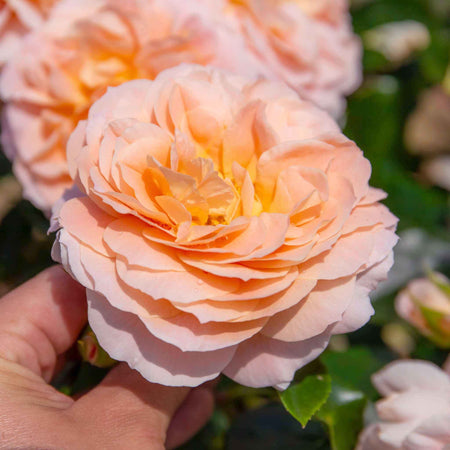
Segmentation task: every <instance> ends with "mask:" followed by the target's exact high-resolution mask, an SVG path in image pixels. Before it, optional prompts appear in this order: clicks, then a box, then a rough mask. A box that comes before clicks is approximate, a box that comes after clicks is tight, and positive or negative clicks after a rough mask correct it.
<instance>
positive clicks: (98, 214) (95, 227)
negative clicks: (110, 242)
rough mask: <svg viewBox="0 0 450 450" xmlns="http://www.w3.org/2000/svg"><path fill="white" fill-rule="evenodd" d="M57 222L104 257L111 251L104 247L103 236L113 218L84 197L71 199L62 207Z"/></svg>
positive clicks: (109, 254)
mask: <svg viewBox="0 0 450 450" xmlns="http://www.w3.org/2000/svg"><path fill="white" fill-rule="evenodd" d="M58 221H59V223H60V225H61V226H62V227H64V228H65V229H66V230H67V231H68V232H69V233H70V234H71V235H73V236H74V237H75V238H77V239H78V240H79V241H81V242H82V243H83V244H84V245H88V246H89V247H91V248H92V249H93V250H95V251H96V252H98V253H101V254H103V255H105V256H111V251H110V250H109V249H108V247H106V246H105V243H104V241H103V234H104V232H105V229H106V227H107V226H108V225H109V224H110V223H111V222H113V221H114V217H111V216H110V215H109V214H106V213H105V212H104V211H102V210H101V209H100V208H97V207H96V206H95V204H93V203H92V202H90V201H89V200H88V199H87V198H86V197H82V198H73V199H71V200H69V201H67V202H66V203H64V205H63V206H62V208H61V210H60V211H59V214H58Z"/></svg>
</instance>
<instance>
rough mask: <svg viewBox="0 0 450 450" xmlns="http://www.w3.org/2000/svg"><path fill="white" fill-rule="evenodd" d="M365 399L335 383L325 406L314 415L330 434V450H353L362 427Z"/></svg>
mask: <svg viewBox="0 0 450 450" xmlns="http://www.w3.org/2000/svg"><path fill="white" fill-rule="evenodd" d="M366 403H367V398H366V397H365V395H364V394H363V393H362V392H360V391H356V390H352V389H348V388H346V387H343V386H342V385H340V384H337V383H335V382H333V383H332V390H331V394H330V396H329V398H328V400H327V402H326V403H325V405H324V406H323V407H322V408H321V409H320V410H319V412H318V413H317V414H316V416H317V418H318V419H320V420H321V421H323V422H324V423H325V424H326V425H327V426H328V430H329V433H330V442H331V448H332V450H353V449H354V448H355V445H356V441H357V439H358V434H359V433H360V431H361V429H362V427H363V413H364V408H365V407H366Z"/></svg>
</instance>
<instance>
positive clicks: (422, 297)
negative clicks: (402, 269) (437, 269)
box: [395, 273, 450, 348]
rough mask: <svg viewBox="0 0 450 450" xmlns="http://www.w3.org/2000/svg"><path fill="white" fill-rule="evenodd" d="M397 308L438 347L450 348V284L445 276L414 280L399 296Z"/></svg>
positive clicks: (431, 276) (396, 300) (400, 314)
mask: <svg viewBox="0 0 450 450" xmlns="http://www.w3.org/2000/svg"><path fill="white" fill-rule="evenodd" d="M395 309H396V311H397V313H398V315H399V316H401V317H402V318H403V319H405V320H406V321H408V322H409V323H411V324H412V325H413V326H414V327H416V328H417V329H418V330H419V331H420V332H421V333H422V334H423V335H424V336H426V337H427V338H429V339H430V340H432V341H433V342H435V343H436V344H437V345H438V346H440V347H444V348H449V347H450V284H449V280H448V279H447V278H446V277H445V276H444V275H442V274H439V273H432V274H431V275H430V276H429V278H420V279H416V280H413V281H411V282H410V283H409V284H408V286H407V287H406V288H405V289H403V290H402V291H401V292H400V293H399V294H398V296H397V298H396V299H395Z"/></svg>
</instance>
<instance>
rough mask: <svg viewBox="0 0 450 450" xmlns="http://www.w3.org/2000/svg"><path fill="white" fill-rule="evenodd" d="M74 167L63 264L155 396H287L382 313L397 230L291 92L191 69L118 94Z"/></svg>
mask: <svg viewBox="0 0 450 450" xmlns="http://www.w3.org/2000/svg"><path fill="white" fill-rule="evenodd" d="M67 158H68V164H69V169H70V174H71V176H72V177H73V179H74V181H75V184H76V188H74V189H72V191H68V192H66V194H65V196H64V198H63V199H62V200H61V201H60V202H58V205H57V207H56V208H55V212H54V217H53V226H52V229H53V230H56V229H59V231H58V236H57V240H56V242H55V246H54V252H53V253H54V258H55V259H56V260H57V261H60V262H62V264H63V265H64V267H65V268H66V270H67V271H69V273H71V274H72V275H73V276H74V277H75V278H76V279H77V280H78V281H79V282H80V283H82V284H83V285H84V286H86V288H87V298H88V305H89V322H90V325H91V327H92V329H93V330H94V332H95V334H96V335H97V337H98V340H99V342H100V344H101V345H102V347H103V348H104V349H105V350H106V351H107V352H108V353H109V354H110V356H111V357H112V358H114V359H116V360H122V361H127V362H128V364H130V366H131V367H133V368H136V369H137V370H138V371H139V372H140V373H141V374H142V375H143V376H144V377H145V378H147V379H148V380H150V381H153V382H157V383H161V384H166V385H188V386H194V385H198V384H200V383H203V382H204V381H206V380H209V379H212V378H215V377H216V376H217V375H218V374H219V373H220V372H223V373H225V374H226V375H228V376H229V377H230V378H232V379H234V380H235V381H237V382H239V383H242V384H245V385H248V386H252V387H259V386H275V387H276V388H278V389H285V388H286V387H287V386H288V385H289V383H290V382H291V380H292V378H293V376H294V373H295V371H296V370H297V369H298V368H299V367H301V366H303V365H305V364H306V363H308V362H309V361H311V360H312V359H314V358H315V357H317V355H319V354H320V353H321V352H322V351H323V350H324V348H325V347H326V345H327V343H328V340H329V339H330V337H331V336H332V335H333V334H338V333H345V332H348V331H352V330H355V329H357V328H359V327H360V326H362V325H363V324H364V323H365V322H366V321H367V320H368V319H369V317H370V316H371V314H372V313H373V309H372V307H371V304H370V300H369V297H368V294H369V292H370V291H371V290H372V289H373V288H374V287H375V286H376V285H377V283H378V282H379V281H380V280H382V279H384V278H385V277H386V273H387V271H388V269H389V268H390V266H391V265H392V247H393V246H394V244H395V243H396V241H397V237H396V235H395V227H396V223H397V219H396V218H395V217H394V216H393V215H392V214H391V213H390V212H389V211H388V210H387V208H386V207H385V206H383V205H382V204H380V203H379V200H381V199H382V198H384V197H385V194H384V193H383V192H381V191H380V190H377V189H373V188H370V187H369V185H368V179H369V177H370V164H369V162H368V161H367V160H366V159H365V158H364V157H363V155H362V152H361V150H359V149H358V148H357V146H356V145H355V144H354V143H353V142H352V141H350V140H348V139H347V138H346V137H345V136H343V135H342V134H341V133H340V131H339V128H338V126H337V125H336V123H335V122H334V121H333V120H332V119H331V118H330V117H329V116H328V115H327V114H326V113H325V112H323V111H322V110H320V109H318V108H317V107H315V106H313V105H312V104H310V103H308V102H305V101H303V100H301V99H300V98H299V97H298V96H297V94H296V93H295V92H294V91H292V90H290V89H289V88H288V87H287V86H285V85H284V84H280V83H275V82H270V81H266V80H262V79H245V78H240V77H237V76H235V75H232V74H229V73H227V72H223V71H220V70H217V69H214V68H203V67H201V66H196V65H182V66H179V67H176V68H173V69H169V70H167V71H164V72H162V73H161V74H160V75H158V76H157V77H156V79H155V80H154V81H149V80H137V81H132V82H128V83H124V84H123V85H121V86H119V87H115V88H111V89H109V90H108V92H107V93H106V94H105V95H104V96H103V97H102V98H100V99H99V100H98V101H97V102H96V103H95V104H94V105H93V106H92V108H91V109H90V112H89V117H88V119H87V120H86V121H81V122H80V123H79V124H78V126H77V128H76V130H75V131H74V133H73V134H72V135H71V137H70V140H69V142H68V147H67Z"/></svg>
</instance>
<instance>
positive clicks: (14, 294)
mask: <svg viewBox="0 0 450 450" xmlns="http://www.w3.org/2000/svg"><path fill="white" fill-rule="evenodd" d="M86 321H87V308H86V294H85V289H84V288H83V287H82V286H81V285H79V284H78V283H77V282H76V281H74V280H73V279H72V278H71V277H70V276H69V275H67V274H66V273H65V272H64V271H63V269H62V268H61V267H60V266H54V267H51V268H49V269H47V270H44V271H43V272H41V273H40V274H39V275H37V276H36V277H34V278H32V279H31V280H29V281H28V282H26V283H25V284H23V285H22V286H20V287H18V288H17V289H15V290H13V291H11V292H10V293H8V294H7V295H5V296H4V297H3V298H2V299H0V358H4V359H8V360H10V361H14V362H17V363H19V364H21V365H23V366H25V367H27V368H29V369H31V370H32V371H34V372H35V373H37V374H39V375H41V376H42V377H43V378H45V379H46V380H47V381H48V380H49V379H50V378H51V376H52V374H53V371H54V368H55V363H56V358H57V356H58V355H59V354H61V353H63V352H65V351H66V350H67V349H69V348H70V346H71V345H72V344H73V342H74V341H75V340H76V338H77V336H78V334H79V333H80V331H81V329H82V328H83V326H84V325H85V323H86Z"/></svg>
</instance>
